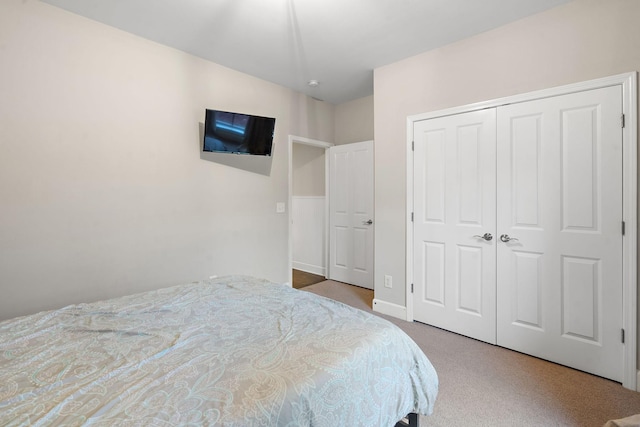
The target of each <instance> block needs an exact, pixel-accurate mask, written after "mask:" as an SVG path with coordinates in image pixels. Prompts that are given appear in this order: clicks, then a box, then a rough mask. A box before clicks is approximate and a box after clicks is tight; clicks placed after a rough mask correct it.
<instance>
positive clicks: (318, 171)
mask: <svg viewBox="0 0 640 427" xmlns="http://www.w3.org/2000/svg"><path fill="white" fill-rule="evenodd" d="M332 146H333V144H331V143H329V142H325V141H319V140H314V139H309V138H304V137H298V136H294V135H289V145H288V154H289V174H288V176H289V197H288V204H289V227H288V228H289V266H288V271H289V283H290V284H291V285H292V286H293V285H294V283H308V282H309V281H310V280H311V281H315V280H318V276H319V277H326V275H327V267H326V266H327V232H326V230H327V221H326V213H327V209H328V207H327V203H328V202H327V196H328V194H327V193H328V184H327V182H328V180H327V173H326V171H327V156H326V150H327V149H328V148H330V147H332ZM294 270H296V271H297V272H300V273H302V274H297V273H296V277H295V279H296V280H295V281H294ZM309 274H310V275H313V276H316V277H315V278H314V279H310V278H311V277H313V276H309Z"/></svg>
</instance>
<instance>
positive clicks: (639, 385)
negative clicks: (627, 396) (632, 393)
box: [636, 371, 640, 391]
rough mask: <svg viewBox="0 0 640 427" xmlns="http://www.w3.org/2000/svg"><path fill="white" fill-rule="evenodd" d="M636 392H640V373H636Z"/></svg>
mask: <svg viewBox="0 0 640 427" xmlns="http://www.w3.org/2000/svg"><path fill="white" fill-rule="evenodd" d="M636 391H640V371H636Z"/></svg>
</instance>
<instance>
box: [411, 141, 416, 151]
mask: <svg viewBox="0 0 640 427" xmlns="http://www.w3.org/2000/svg"><path fill="white" fill-rule="evenodd" d="M415 150H416V142H415V141H411V151H415Z"/></svg>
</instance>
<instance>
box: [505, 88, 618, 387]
mask: <svg viewBox="0 0 640 427" xmlns="http://www.w3.org/2000/svg"><path fill="white" fill-rule="evenodd" d="M621 113H622V101H621V89H620V87H609V88H603V89H596V90H590V91H585V92H579V93H574V94H570V95H564V96H558V97H553V98H548V99H542V100H537V101H530V102H524V103H520V104H513V105H509V106H504V107H499V108H498V147H497V159H498V160H497V163H498V169H497V170H498V175H497V197H498V217H497V224H498V226H497V234H498V235H500V236H501V235H507V236H509V238H512V239H513V240H510V241H508V242H503V241H499V242H498V245H497V252H498V255H497V256H498V258H497V262H498V266H499V267H498V276H497V293H498V295H497V301H498V303H497V306H498V312H497V342H498V344H499V345H501V346H504V347H508V348H511V349H514V350H517V351H521V352H524V353H527V354H531V355H534V356H538V357H541V358H544V359H548V360H551V361H554V362H558V363H561V364H564V365H567V366H571V367H574V368H577V369H581V370H585V371H588V372H592V373H595V374H597V375H601V376H604V377H607V378H611V379H614V380H616V381H621V380H622V377H623V370H622V360H623V353H622V352H623V345H622V342H621V340H620V332H621V328H622V233H621V222H622V130H621V127H620V117H621ZM503 239H505V240H506V239H507V238H506V237H505V238H503ZM516 239H517V240H516Z"/></svg>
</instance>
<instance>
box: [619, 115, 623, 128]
mask: <svg viewBox="0 0 640 427" xmlns="http://www.w3.org/2000/svg"><path fill="white" fill-rule="evenodd" d="M620 122H621V124H622V127H623V128H624V114H623V115H622V117H621V120H620Z"/></svg>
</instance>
